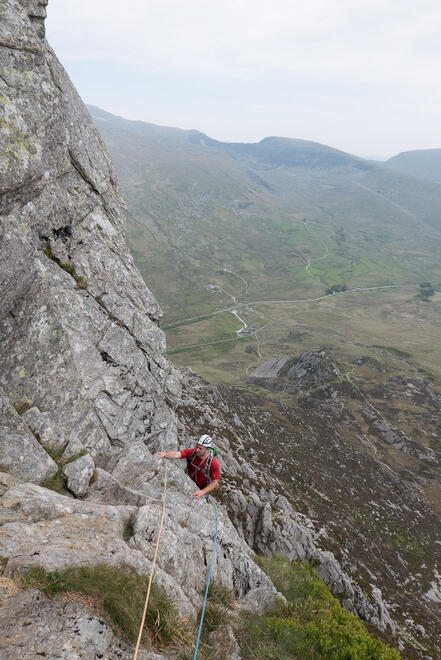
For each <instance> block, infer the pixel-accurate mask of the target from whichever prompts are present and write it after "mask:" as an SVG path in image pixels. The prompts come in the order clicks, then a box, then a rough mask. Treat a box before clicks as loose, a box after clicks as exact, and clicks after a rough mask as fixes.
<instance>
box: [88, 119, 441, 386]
mask: <svg viewBox="0 0 441 660" xmlns="http://www.w3.org/2000/svg"><path fill="white" fill-rule="evenodd" d="M91 112H92V115H93V117H94V120H95V123H96V125H97V126H98V128H99V130H100V132H101V134H102V136H103V138H104V140H105V141H106V143H107V145H108V148H109V150H110V152H111V155H112V158H113V160H114V164H115V166H116V169H117V173H118V176H119V180H120V184H121V186H122V188H123V190H124V192H125V195H126V197H127V201H128V207H129V217H130V220H129V226H128V242H129V245H130V248H131V250H132V252H133V254H134V257H135V261H136V263H137V265H138V267H139V268H140V270H141V272H142V274H143V276H144V278H145V279H146V281H147V282H148V284H149V286H150V288H151V289H152V290H153V291H154V293H155V295H156V296H157V298H158V300H159V302H160V304H161V306H162V308H163V310H164V313H165V317H164V327H165V329H166V331H167V334H168V346H169V351H170V352H171V353H175V355H176V357H175V358H174V359H175V360H176V361H177V362H178V363H180V364H189V365H191V366H192V367H193V368H195V369H196V370H197V371H199V372H200V373H202V374H203V375H205V376H206V377H208V378H209V379H211V380H213V381H216V382H219V381H229V382H238V381H239V380H240V379H241V378H243V377H244V376H245V375H246V374H247V370H248V371H249V370H250V369H251V368H252V367H254V366H256V364H257V363H258V362H259V359H260V358H259V356H261V357H262V359H264V358H267V357H271V356H272V355H273V354H274V352H276V353H280V351H281V350H282V351H283V350H285V348H284V347H283V345H282V344H283V342H282V337H283V336H285V335H287V334H288V333H289V331H290V330H295V329H296V328H298V326H299V325H300V327H301V328H302V332H303V333H304V334H307V335H308V337H309V341H311V342H312V343H313V344H315V345H318V344H319V342H321V341H323V335H324V334H327V333H324V328H326V327H331V328H332V333H334V334H335V336H336V337H338V338H339V339H338V341H339V343H340V345H341V341H340V339H341V338H344V339H346V340H347V341H352V342H357V341H363V342H367V343H368V344H378V345H393V346H396V348H398V349H400V350H404V351H406V352H408V353H409V354H410V355H411V357H412V358H413V359H415V360H417V361H418V362H419V364H421V366H423V367H427V368H429V366H430V369H431V371H432V372H433V373H434V374H435V375H436V377H440V376H441V363H440V359H439V357H438V354H437V351H436V350H435V349H434V347H433V346H431V340H430V336H431V335H432V330H433V333H434V334H433V335H432V336H434V337H435V336H438V330H437V327H438V321H439V320H440V318H439V302H438V298H437V296H436V295H435V296H434V297H432V298H431V299H429V300H428V301H426V302H424V301H421V302H415V298H416V296H417V294H418V293H419V291H420V289H419V284H421V283H423V282H428V283H430V284H431V286H432V287H433V288H434V290H437V289H441V265H440V262H439V258H438V255H439V252H440V248H441V187H440V186H437V185H436V184H431V183H429V182H424V181H418V180H416V179H414V178H412V177H409V176H406V175H404V174H401V173H398V172H394V171H392V170H391V169H388V168H387V167H384V166H380V165H378V164H375V163H372V162H369V161H365V160H363V159H360V158H357V157H355V156H352V155H350V154H346V153H344V152H341V151H338V150H336V149H332V148H330V147H327V146H324V145H319V144H316V143H312V142H306V141H304V140H290V139H286V138H266V139H265V140H262V141H261V142H260V143H258V144H227V143H221V142H218V141H215V140H212V139H210V138H208V137H207V136H205V135H204V134H202V133H199V132H198V131H182V130H179V129H172V128H165V127H157V126H154V125H152V124H146V123H143V122H131V121H127V120H124V119H121V118H118V117H114V116H113V115H110V114H108V113H105V112H104V111H102V110H98V109H96V108H91ZM381 287H394V288H389V289H383V288H381ZM332 291H337V292H338V293H337V294H334V295H328V297H327V298H324V296H326V295H327V294H329V293H330V292H332ZM316 299H321V300H316ZM274 301H277V302H274ZM280 301H290V302H287V303H286V304H283V303H282V302H280ZM299 301H300V302H299ZM305 301H312V302H305ZM244 303H247V304H246V306H242V307H239V305H244ZM231 307H235V308H236V310H235V311H236V315H233V314H232V313H231V311H232V310H230V308H231ZM222 310H229V311H226V312H222ZM207 315H208V318H207ZM237 315H239V317H240V318H238V316H237ZM201 317H202V318H201ZM245 324H246V326H247V327H246V328H245ZM241 328H243V329H244V330H245V332H243V333H242V334H237V331H238V330H240V329H241ZM423 328H424V329H423ZM287 331H288V332H287ZM328 334H329V333H328ZM371 339H372V341H371ZM201 344H204V346H203V347H201ZM293 344H294V345H293ZM285 345H286V342H285ZM297 348H298V347H297ZM288 350H289V351H295V350H296V346H295V342H288ZM256 358H259V359H256Z"/></svg>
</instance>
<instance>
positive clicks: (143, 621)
mask: <svg viewBox="0 0 441 660" xmlns="http://www.w3.org/2000/svg"><path fill="white" fill-rule="evenodd" d="M167 467H168V464H167V463H166V464H165V471H164V491H163V493H162V514H161V522H160V524H159V532H158V538H157V539H156V548H155V554H154V556H153V562H152V567H151V569H150V578H149V586H148V588H147V595H146V597H145V605H144V613H143V615H142V621H141V626H140V628H139V634H138V641H137V642H136V648H135V655H134V656H133V660H136V658H137V656H138V650H139V644H140V643H141V636H142V631H143V629H144V623H145V615H146V614H147V605H148V603H149V598H150V589H151V586H152V580H153V571H154V570H155V564H156V556H157V554H158V548H159V539H160V538H161V533H162V525H163V523H164V514H165V495H166V492H167Z"/></svg>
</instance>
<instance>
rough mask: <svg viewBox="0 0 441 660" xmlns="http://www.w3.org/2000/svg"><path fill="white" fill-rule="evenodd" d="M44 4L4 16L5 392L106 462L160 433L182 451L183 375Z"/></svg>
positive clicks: (12, 7) (1, 329) (67, 441)
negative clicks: (47, 36) (169, 350)
mask: <svg viewBox="0 0 441 660" xmlns="http://www.w3.org/2000/svg"><path fill="white" fill-rule="evenodd" d="M44 4H45V3H43V2H38V1H37V0H33V1H32V2H30V3H18V2H16V1H15V0H6V2H3V3H2V6H1V9H0V13H1V16H0V17H1V28H0V29H1V34H0V41H1V44H2V45H3V47H2V48H1V53H0V64H1V68H2V79H1V80H0V93H1V94H2V100H3V101H4V102H3V104H2V110H3V114H2V117H1V131H0V153H1V167H0V191H1V193H2V203H1V208H0V211H1V219H0V236H1V242H0V288H1V291H2V297H1V301H0V335H1V337H2V341H1V344H0V359H1V361H2V371H1V375H0V384H1V385H2V386H3V388H4V391H5V392H6V393H7V398H8V399H9V401H10V403H11V404H14V403H16V402H17V401H22V402H25V403H27V404H28V406H29V407H31V406H35V407H36V408H38V411H39V412H40V414H41V415H43V416H50V419H46V431H47V433H46V435H47V436H48V442H50V444H51V445H52V446H53V444H54V443H58V444H59V445H66V446H67V448H68V449H67V455H73V454H75V453H77V452H78V451H80V450H81V449H86V450H87V451H88V452H89V453H90V454H91V456H92V457H93V458H94V459H95V460H96V461H98V463H99V464H101V466H103V465H104V463H105V462H106V460H107V459H108V458H109V457H110V456H111V454H112V452H113V447H120V446H122V445H124V444H128V443H130V442H133V441H134V440H136V439H139V438H143V437H145V436H146V435H148V434H152V433H158V435H159V439H160V440H161V439H162V442H167V441H168V442H170V438H168V436H167V433H169V432H170V431H171V432H172V434H173V432H174V416H173V405H174V404H175V403H176V401H177V400H178V398H179V394H180V375H179V372H178V371H177V370H176V369H175V368H174V367H173V366H172V365H170V363H169V362H168V361H167V360H166V359H165V358H164V350H165V342H164V334H163V332H162V331H161V330H160V329H159V327H158V320H159V319H160V316H161V312H160V309H159V307H158V305H157V303H156V301H155V299H154V297H153V296H152V294H151V293H150V292H149V291H148V289H147V288H146V286H145V284H144V283H143V281H142V280H141V278H140V276H139V274H138V272H137V270H136V269H135V267H134V265H133V261H132V258H131V256H130V254H129V252H128V250H127V247H126V244H125V240H124V220H125V218H124V213H125V207H124V202H123V200H122V198H121V196H120V193H119V190H118V187H117V184H116V180H115V175H114V173H113V170H112V167H111V164H110V162H109V159H108V156H107V153H106V151H105V149H104V147H103V144H102V141H101V139H100V137H99V135H98V134H97V132H96V130H95V129H94V127H93V125H92V122H91V120H90V117H89V115H88V113H87V110H86V109H85V107H84V106H83V104H82V102H81V100H80V99H79V97H78V95H77V93H76V92H75V90H74V89H73V87H72V85H71V83H70V81H69V79H68V78H67V76H66V74H65V73H64V71H63V69H62V68H61V66H60V64H59V63H58V61H57V59H56V58H55V55H54V54H53V52H52V51H51V49H50V48H49V46H48V45H47V43H46V42H45V41H44V39H43V32H44V30H43V19H44V15H45V10H44ZM48 118H49V120H48ZM29 422H30V423H31V420H29ZM35 423H36V420H35V415H34V417H33V419H32V424H33V425H34V426H35ZM41 423H42V420H40V425H41ZM50 429H52V431H54V430H55V431H56V432H55V433H54V432H51V431H50ZM49 436H50V437H49Z"/></svg>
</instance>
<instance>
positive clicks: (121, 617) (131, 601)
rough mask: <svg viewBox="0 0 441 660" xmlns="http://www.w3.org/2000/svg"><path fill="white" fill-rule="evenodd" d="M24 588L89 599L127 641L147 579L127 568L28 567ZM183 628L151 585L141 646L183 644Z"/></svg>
mask: <svg viewBox="0 0 441 660" xmlns="http://www.w3.org/2000/svg"><path fill="white" fill-rule="evenodd" d="M23 582H24V586H25V587H35V588H38V589H40V590H41V591H43V592H44V593H45V594H47V595H48V596H51V595H55V594H60V593H77V594H82V595H86V596H88V597H90V599H91V600H90V602H91V603H95V606H96V608H97V609H98V611H99V612H100V613H101V614H103V615H106V617H107V618H108V620H109V621H110V623H111V624H113V626H114V627H115V628H116V629H117V631H118V633H119V634H120V635H122V636H123V637H124V638H126V639H127V640H128V641H129V642H132V643H133V642H135V641H136V640H137V637H138V632H139V626H140V624H141V619H142V613H143V609H144V602H145V596H146V593H147V585H148V576H145V575H138V574H137V573H136V572H135V571H134V570H133V569H131V568H129V567H121V568H115V567H110V566H106V565H104V564H101V565H99V566H94V567H89V566H79V567H70V568H67V569H65V570H64V571H53V572H48V571H45V570H44V569H43V568H32V569H30V570H29V571H28V572H27V574H26V576H25V577H24V578H23ZM186 635H187V628H186V625H185V624H184V623H182V622H180V621H179V620H178V617H177V614H176V611H175V609H174V607H173V604H172V603H171V601H170V600H169V598H168V596H167V595H166V593H165V591H164V590H163V589H162V588H161V587H159V586H157V585H155V584H153V585H152V590H151V592H150V599H149V606H148V610H147V616H146V622H145V626H144V630H143V637H142V641H143V644H144V645H147V646H153V647H155V648H162V647H170V646H179V645H180V644H181V643H186V642H187V641H188V640H187V639H186Z"/></svg>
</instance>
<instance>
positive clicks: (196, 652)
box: [193, 500, 219, 660]
mask: <svg viewBox="0 0 441 660" xmlns="http://www.w3.org/2000/svg"><path fill="white" fill-rule="evenodd" d="M214 502H215V504H214V506H215V507H216V533H215V535H214V541H213V550H212V551H211V562H210V570H209V571H208V578H207V586H206V587H205V596H204V604H203V605H202V613H201V620H200V622H199V630H198V637H197V640H196V647H195V649H194V656H193V660H196V656H197V654H198V647H199V638H200V636H201V630H202V623H203V621H204V614H205V606H206V604H207V594H208V587H209V584H210V578H211V569H212V568H213V561H214V551H215V549H216V541H217V531H218V527H219V510H218V508H217V502H216V500H214Z"/></svg>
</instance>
